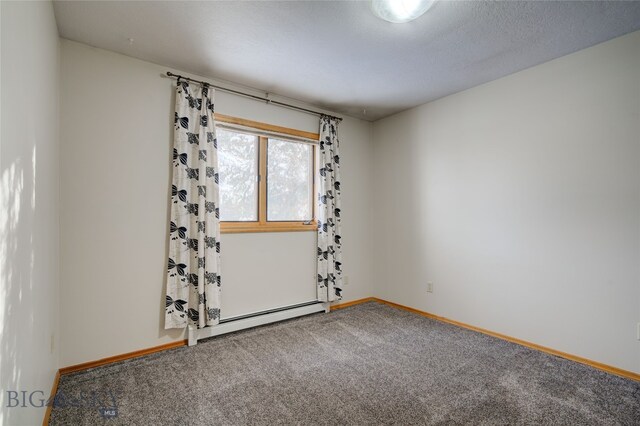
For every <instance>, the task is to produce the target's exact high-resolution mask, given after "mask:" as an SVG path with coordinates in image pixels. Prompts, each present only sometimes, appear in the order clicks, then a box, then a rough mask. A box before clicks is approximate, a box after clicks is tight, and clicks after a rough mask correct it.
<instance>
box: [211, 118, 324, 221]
mask: <svg viewBox="0 0 640 426" xmlns="http://www.w3.org/2000/svg"><path fill="white" fill-rule="evenodd" d="M221 117H222V118H221ZM216 119H217V120H218V121H219V122H220V123H221V124H222V125H223V126H224V123H229V122H230V123H232V124H241V125H242V127H241V129H240V130H236V129H237V127H231V126H226V127H218V129H217V139H218V165H219V168H220V221H221V225H220V228H221V232H223V233H233V232H278V231H281V232H282V231H315V230H316V221H315V220H314V213H315V207H314V204H315V203H314V200H315V196H314V192H315V191H314V183H315V178H314V175H315V150H316V147H315V145H313V144H311V143H305V142H303V141H300V137H301V136H302V137H304V138H305V139H313V140H318V135H317V134H313V133H307V132H300V131H297V130H292V129H284V128H280V127H277V128H276V126H270V125H267V124H262V123H256V122H249V121H247V120H241V119H235V118H232V117H226V116H218V115H216ZM245 129H247V130H245ZM253 129H255V131H254V130H253ZM275 133H277V137H276V136H272V135H273V134H275ZM289 134H290V135H291V136H292V138H291V139H289V138H288V137H287V136H288V135H289ZM295 137H297V139H296V138H295Z"/></svg>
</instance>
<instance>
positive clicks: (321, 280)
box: [317, 116, 342, 302]
mask: <svg viewBox="0 0 640 426" xmlns="http://www.w3.org/2000/svg"><path fill="white" fill-rule="evenodd" d="M319 166H320V170H319V172H320V173H319V174H320V182H319V184H318V214H317V219H318V300H320V301H321V302H333V301H334V300H340V299H341V298H342V296H341V292H342V269H341V266H342V242H341V241H340V235H341V227H342V226H341V224H340V222H341V220H340V155H339V153H338V120H336V119H335V118H331V117H326V116H323V117H322V118H321V119H320V164H319Z"/></svg>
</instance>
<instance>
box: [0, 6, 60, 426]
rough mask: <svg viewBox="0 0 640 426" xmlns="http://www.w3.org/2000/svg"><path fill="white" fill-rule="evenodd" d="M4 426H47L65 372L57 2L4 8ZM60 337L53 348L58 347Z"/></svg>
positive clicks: (0, 355) (0, 273)
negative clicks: (20, 394) (11, 395)
mask: <svg viewBox="0 0 640 426" xmlns="http://www.w3.org/2000/svg"><path fill="white" fill-rule="evenodd" d="M0 15H2V17H1V21H2V23H1V28H2V30H1V34H2V35H1V39H2V40H1V43H2V47H1V49H0V50H1V51H2V66H1V68H2V70H1V74H2V78H1V79H2V82H1V83H0V87H1V91H2V95H1V97H2V107H1V108H2V113H1V118H0V121H1V123H0V128H1V129H2V131H1V143H0V390H1V391H2V396H0V405H1V406H2V409H1V411H0V424H3V425H5V424H6V425H33V424H38V423H41V422H42V417H43V415H44V411H45V410H44V408H22V407H14V408H7V405H13V404H14V403H15V401H8V400H7V391H11V390H13V391H27V395H30V394H31V392H37V391H41V392H42V393H35V394H33V395H34V399H33V402H34V403H35V404H40V403H41V401H42V399H43V398H48V396H49V393H50V392H51V385H52V383H53V378H54V375H55V371H56V370H57V368H58V349H57V348H58V346H59V345H58V342H57V339H58V337H57V334H58V305H59V301H58V291H59V280H58V245H59V234H58V219H59V215H58V208H59V203H58V176H59V169H58V99H59V96H58V91H59V87H58V79H59V49H58V30H57V28H56V23H55V19H54V16H53V8H52V6H51V3H49V2H4V1H3V2H1V3H0ZM52 340H53V346H52Z"/></svg>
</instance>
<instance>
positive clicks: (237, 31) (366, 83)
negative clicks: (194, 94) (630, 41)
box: [54, 1, 640, 120]
mask: <svg viewBox="0 0 640 426" xmlns="http://www.w3.org/2000/svg"><path fill="white" fill-rule="evenodd" d="M54 8H55V14H56V19H57V22H58V29H59V31H60V35H61V37H63V38H67V39H70V40H75V41H79V42H82V43H86V44H89V45H91V46H96V47H100V48H104V49H108V50H112V51H115V52H119V53H123V54H125V55H129V56H133V57H136V58H140V59H144V60H147V61H150V62H154V63H157V64H162V65H165V66H169V67H172V68H176V69H180V70H184V71H187V72H191V73H194V74H198V75H202V76H207V77H211V78H218V79H224V80H228V81H232V82H235V83H240V84H243V85H247V86H251V87H255V88H258V89H260V90H263V91H268V92H271V93H275V94H279V95H284V96H288V97H291V98H295V99H299V100H302V101H305V102H308V103H310V104H313V105H317V106H319V107H323V108H327V109H329V110H332V111H336V112H340V113H343V114H347V115H351V116H355V117H361V118H365V119H367V120H376V119H379V118H382V117H385V116H387V115H390V114H392V113H395V112H398V111H401V110H404V109H407V108H410V107H413V106H416V105H419V104H422V103H425V102H428V101H430V100H434V99H437V98H440V97H442V96H446V95H449V94H451V93H455V92H459V91H461V90H464V89H467V88H470V87H473V86H476V85H478V84H481V83H484V82H487V81H491V80H495V79H497V78H499V77H502V76H504V75H507V74H510V73H513V72H515V71H518V70H521V69H524V68H528V67H530V66H533V65H536V64H539V63H542V62H545V61H548V60H551V59H554V58H557V57H560V56H563V55H566V54H568V53H571V52H575V51H577V50H580V49H583V48H585V47H588V46H592V45H594V44H597V43H600V42H603V41H605V40H609V39H611V38H614V37H617V36H620V35H623V34H626V33H628V32H631V31H634V30H637V29H640V2H614V1H606V2H597V1H596V2H593V1H590V2H578V1H567V2H560V1H518V2H515V1H507V2H480V1H469V2H467V1H439V2H437V3H436V4H435V5H434V6H433V7H432V8H431V10H429V11H428V12H427V13H426V14H425V15H423V16H422V17H421V18H419V19H417V20H415V21H413V22H410V23H407V24H391V23H388V22H385V21H382V20H380V19H378V18H376V17H375V16H374V15H373V14H372V13H371V10H370V5H369V2H368V1H337V2H333V1H286V2H276V1H251V2H246V1H245V2H175V1H174V2H160V1H159V2H149V1H147V2H145V1H142V2H118V1H106V2H97V1H86V2H85V1H70V2H66V1H56V2H55V3H54ZM129 38H132V39H134V40H135V41H134V43H133V44H129V42H128V39H129ZM364 109H366V114H364V113H363V110H364Z"/></svg>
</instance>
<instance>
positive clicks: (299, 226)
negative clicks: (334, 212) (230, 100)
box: [215, 114, 320, 234]
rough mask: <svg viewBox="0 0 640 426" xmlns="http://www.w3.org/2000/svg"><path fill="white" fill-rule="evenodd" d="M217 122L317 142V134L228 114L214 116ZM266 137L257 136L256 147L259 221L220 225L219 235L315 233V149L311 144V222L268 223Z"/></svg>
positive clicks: (316, 225)
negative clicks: (257, 143) (257, 142)
mask: <svg viewBox="0 0 640 426" xmlns="http://www.w3.org/2000/svg"><path fill="white" fill-rule="evenodd" d="M215 117H216V120H217V121H220V122H223V123H231V124H238V125H242V126H246V127H252V128H254V129H257V130H265V131H270V132H277V133H280V134H283V135H291V136H299V137H304V138H307V139H313V140H316V141H317V140H319V139H320V135H319V134H317V133H310V132H304V131H302V130H296V129H289V128H286V127H280V126H274V125H271V124H266V123H260V122H258V121H251V120H246V119H243V118H236V117H231V116H228V115H222V114H216V115H215ZM268 139H269V138H268V137H267V136H259V148H258V162H259V164H258V176H259V180H258V221H257V222H223V221H221V222H220V232H221V233H222V234H242V233H254V232H300V231H303V232H304V231H306V232H315V231H316V230H317V229H318V222H317V221H316V219H315V213H316V205H315V204H316V203H315V202H314V200H315V194H316V177H315V174H316V169H317V161H316V159H317V146H316V145H313V149H312V167H313V169H314V170H313V189H312V191H313V192H312V196H311V200H312V202H311V208H312V210H311V213H312V214H311V217H313V218H314V219H312V220H311V221H304V222H301V221H271V222H269V221H267V179H266V176H267V154H266V153H267V141H268Z"/></svg>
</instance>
